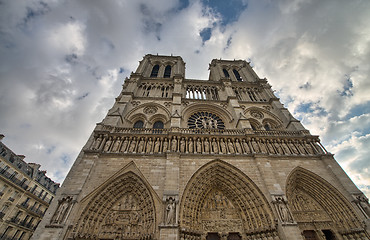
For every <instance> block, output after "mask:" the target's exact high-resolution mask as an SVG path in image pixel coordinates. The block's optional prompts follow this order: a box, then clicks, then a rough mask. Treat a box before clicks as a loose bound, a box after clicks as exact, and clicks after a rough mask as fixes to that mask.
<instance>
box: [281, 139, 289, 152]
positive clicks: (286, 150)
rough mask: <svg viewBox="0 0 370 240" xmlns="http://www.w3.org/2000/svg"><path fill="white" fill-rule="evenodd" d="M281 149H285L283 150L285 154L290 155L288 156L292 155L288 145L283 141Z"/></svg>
mask: <svg viewBox="0 0 370 240" xmlns="http://www.w3.org/2000/svg"><path fill="white" fill-rule="evenodd" d="M281 147H282V148H283V150H284V152H285V154H288V155H290V154H291V152H290V150H289V148H288V146H287V145H286V143H285V141H284V140H281Z"/></svg>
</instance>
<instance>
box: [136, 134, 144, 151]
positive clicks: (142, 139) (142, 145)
mask: <svg viewBox="0 0 370 240" xmlns="http://www.w3.org/2000/svg"><path fill="white" fill-rule="evenodd" d="M144 144H145V140H144V138H143V137H142V138H140V141H139V144H138V147H137V152H138V153H142V152H144Z"/></svg>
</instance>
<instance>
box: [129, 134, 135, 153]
mask: <svg viewBox="0 0 370 240" xmlns="http://www.w3.org/2000/svg"><path fill="white" fill-rule="evenodd" d="M135 147H136V138H135V137H134V138H132V140H131V143H130V147H129V149H128V151H129V152H131V153H134V152H135Z"/></svg>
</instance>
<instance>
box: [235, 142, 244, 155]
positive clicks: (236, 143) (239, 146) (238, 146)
mask: <svg viewBox="0 0 370 240" xmlns="http://www.w3.org/2000/svg"><path fill="white" fill-rule="evenodd" d="M235 147H236V151H237V153H238V154H241V153H243V149H242V146H241V145H240V142H239V139H236V140H235Z"/></svg>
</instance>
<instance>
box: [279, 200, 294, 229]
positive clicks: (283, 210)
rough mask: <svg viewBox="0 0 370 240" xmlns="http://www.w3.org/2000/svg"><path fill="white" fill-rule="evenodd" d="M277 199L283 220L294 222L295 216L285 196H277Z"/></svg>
mask: <svg viewBox="0 0 370 240" xmlns="http://www.w3.org/2000/svg"><path fill="white" fill-rule="evenodd" d="M275 201H276V202H275V204H276V206H277V209H278V212H279V215H280V219H281V221H282V222H284V223H292V222H293V218H292V216H291V214H290V212H289V210H288V207H287V203H286V201H285V200H284V199H283V197H276V198H275Z"/></svg>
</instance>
